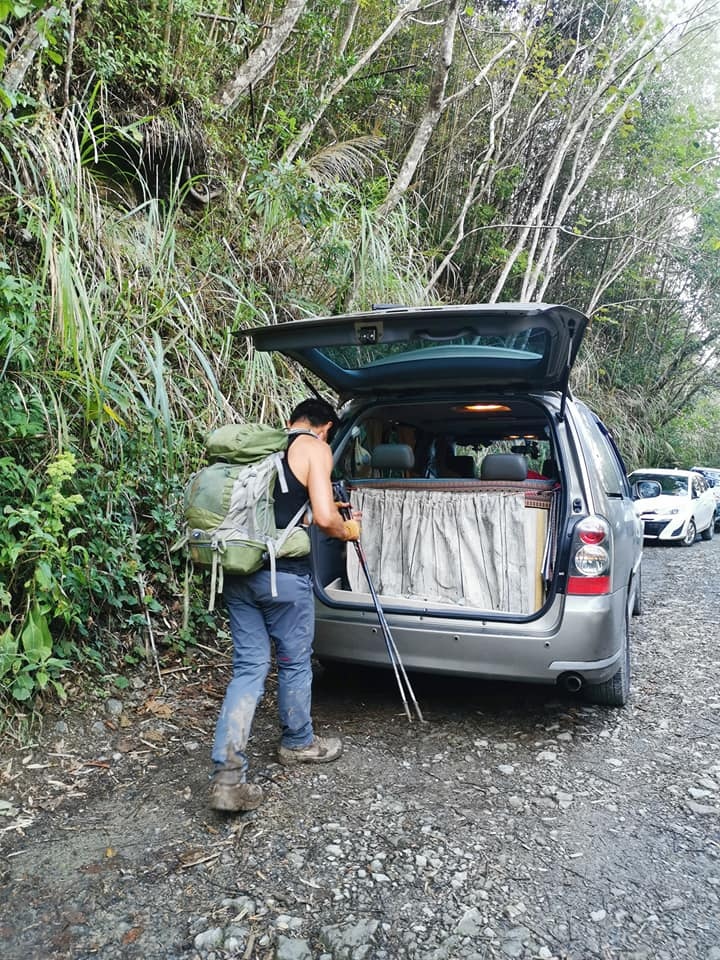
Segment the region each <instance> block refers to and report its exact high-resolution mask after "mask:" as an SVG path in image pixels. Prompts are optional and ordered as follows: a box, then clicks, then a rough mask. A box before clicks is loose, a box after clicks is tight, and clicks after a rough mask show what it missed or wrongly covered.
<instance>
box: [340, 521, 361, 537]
mask: <svg viewBox="0 0 720 960" xmlns="http://www.w3.org/2000/svg"><path fill="white" fill-rule="evenodd" d="M343 523H344V526H345V539H346V540H359V539H360V522H359V521H358V520H345V521H344V522H343Z"/></svg>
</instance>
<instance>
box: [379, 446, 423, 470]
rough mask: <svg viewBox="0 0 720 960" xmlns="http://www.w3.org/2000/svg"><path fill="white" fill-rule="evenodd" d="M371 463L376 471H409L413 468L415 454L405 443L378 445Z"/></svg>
mask: <svg viewBox="0 0 720 960" xmlns="http://www.w3.org/2000/svg"><path fill="white" fill-rule="evenodd" d="M371 463H372V466H373V467H375V468H376V469H378V470H381V469H389V470H410V469H411V468H412V467H414V466H415V454H414V453H413V449H412V447H410V446H408V444H407V443H379V444H378V445H377V446H376V447H375V449H374V450H373V452H372V461H371Z"/></svg>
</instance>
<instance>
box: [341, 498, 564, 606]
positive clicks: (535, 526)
mask: <svg viewBox="0 0 720 960" xmlns="http://www.w3.org/2000/svg"><path fill="white" fill-rule="evenodd" d="M353 505H354V506H355V507H356V508H357V509H359V510H362V514H363V520H362V545H363V549H364V551H365V555H366V557H367V561H368V568H369V570H370V574H371V576H372V578H373V583H374V585H375V589H376V590H377V592H378V593H379V594H381V595H383V596H385V597H405V598H407V599H410V600H418V601H428V602H430V603H432V602H436V603H453V604H459V605H465V606H468V607H474V608H479V609H482V610H502V611H506V612H509V613H518V614H522V613H530V612H532V611H533V610H536V609H537V608H538V607H539V606H540V605H541V603H542V595H541V594H542V587H541V579H540V573H539V567H540V562H541V560H542V549H543V546H544V538H545V529H546V517H547V511H546V510H542V509H533V508H529V507H526V506H525V492H524V491H513V492H504V491H493V492H490V491H482V492H479V491H467V492H465V491H462V492H455V491H447V490H443V491H433V490H413V489H407V488H406V489H377V488H363V487H358V488H356V489H355V490H354V491H353ZM348 579H349V582H350V588H351V590H353V591H356V592H360V593H365V592H367V581H366V579H365V575H364V573H363V571H362V569H361V567H360V564H359V563H358V559H357V555H356V552H355V551H354V550H348Z"/></svg>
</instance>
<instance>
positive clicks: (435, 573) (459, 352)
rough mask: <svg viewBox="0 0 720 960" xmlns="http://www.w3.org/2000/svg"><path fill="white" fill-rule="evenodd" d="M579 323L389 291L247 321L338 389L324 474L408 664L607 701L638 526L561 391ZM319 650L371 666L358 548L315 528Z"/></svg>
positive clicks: (594, 427)
mask: <svg viewBox="0 0 720 960" xmlns="http://www.w3.org/2000/svg"><path fill="white" fill-rule="evenodd" d="M586 324H587V319H586V318H585V317H584V316H583V314H581V313H579V312H578V311H577V310H575V309H572V308H570V307H567V306H558V305H549V304H541V303H532V304H529V303H495V304H480V305H469V306H468V305H463V306H442V307H436V306H433V307H398V306H388V307H382V308H379V309H375V310H373V311H371V312H366V313H357V314H347V315H343V316H335V317H325V318H318V319H311V320H299V321H293V322H290V323H283V324H278V325H274V326H268V327H262V328H257V329H255V330H251V331H249V334H248V335H249V336H250V337H251V338H252V340H253V343H254V345H255V347H256V349H259V350H272V351H279V352H281V353H282V354H284V355H286V356H287V357H290V358H292V359H294V360H295V361H298V362H299V363H300V364H302V365H303V366H304V368H305V369H306V370H307V371H308V372H309V373H310V374H312V375H314V376H315V377H317V378H319V380H321V381H323V382H324V383H325V384H327V385H328V386H329V387H330V388H332V390H334V391H335V392H336V394H337V395H338V396H339V398H340V414H341V422H340V425H339V427H338V429H337V431H336V434H335V437H334V439H333V448H334V456H335V474H336V478H337V479H338V480H342V481H343V482H344V483H345V485H346V488H347V491H348V494H349V498H350V501H351V502H352V504H353V506H354V507H356V508H358V509H360V510H362V513H363V534H362V544H363V551H364V555H365V557H366V559H367V569H368V570H369V572H370V574H371V579H372V582H373V584H374V587H375V590H376V591H377V594H378V595H379V599H380V602H381V604H382V609H383V610H384V612H385V615H386V618H387V621H388V624H389V626H390V629H391V630H392V636H393V638H394V640H395V643H396V645H397V648H398V651H399V653H400V656H401V657H402V660H403V662H404V664H405V666H406V667H407V668H408V669H412V670H422V671H433V672H438V673H446V674H458V675H465V676H476V677H484V678H497V679H505V680H519V681H528V682H537V683H546V684H559V685H560V686H562V687H563V688H564V689H565V690H567V691H571V692H582V694H583V696H584V697H585V698H586V699H587V700H589V701H591V702H594V703H601V704H606V705H611V706H620V705H622V704H624V703H625V701H626V700H627V697H628V694H629V688H630V646H629V623H630V617H631V615H632V614H637V613H639V612H640V607H641V577H640V565H641V558H642V547H643V530H642V521H641V520H640V519H639V517H638V515H637V512H636V510H635V509H634V504H633V499H632V494H631V490H630V486H629V484H628V480H627V477H626V470H625V467H624V465H623V462H622V458H621V456H620V454H619V452H618V450H617V449H616V447H615V444H614V443H613V440H612V438H611V436H610V434H609V432H608V430H607V429H606V427H605V426H604V425H603V424H602V422H601V421H600V420H599V419H598V417H597V416H596V415H595V414H594V413H593V412H592V411H591V410H590V409H589V408H588V407H587V406H585V404H583V403H581V402H580V401H579V400H577V399H575V398H574V397H573V396H572V394H571V392H570V390H569V388H568V378H569V374H570V370H571V368H572V364H573V362H574V360H575V358H576V356H577V352H578V349H579V347H580V343H581V340H582V337H583V333H584V330H585V327H586ZM313 567H314V582H315V592H316V596H317V607H316V615H317V619H316V636H315V653H316V655H317V657H318V658H319V659H320V660H321V661H343V662H346V663H348V664H373V665H384V664H386V663H387V660H386V651H385V647H384V644H383V637H382V633H381V631H380V628H379V626H378V620H377V616H376V611H375V607H374V606H373V602H372V598H371V593H370V590H369V587H368V583H367V581H366V579H365V571H364V569H363V568H362V566H361V564H360V563H359V562H358V558H357V555H356V552H355V551H354V550H348V549H347V548H346V545H345V544H343V543H340V542H339V541H336V540H330V539H327V538H325V537H323V535H322V534H321V533H320V531H318V530H316V529H314V530H313Z"/></svg>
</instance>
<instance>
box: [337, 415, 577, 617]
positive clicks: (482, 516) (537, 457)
mask: <svg viewBox="0 0 720 960" xmlns="http://www.w3.org/2000/svg"><path fill="white" fill-rule="evenodd" d="M485 408H488V410H489V411H490V415H485V416H483V415H482V413H483V412H484V411H485ZM495 408H500V409H499V410H497V411H496V410H495ZM519 414H520V415H521V416H522V419H519V416H518V415H519ZM553 452H554V451H553V444H552V439H551V433H550V427H549V424H548V422H547V418H546V415H545V413H544V411H542V410H540V409H539V408H538V407H537V406H534V405H532V404H529V403H528V402H527V401H522V402H519V403H518V404H515V405H513V407H510V406H508V404H507V403H503V404H499V403H498V404H490V403H489V402H488V403H486V404H482V405H481V404H473V405H470V404H467V405H466V406H465V407H463V406H462V405H458V404H447V405H443V404H433V405H428V404H415V405H408V406H407V407H403V408H400V409H390V410H388V409H382V410H374V411H372V415H371V416H368V417H366V418H365V420H362V421H359V422H358V424H356V426H355V429H354V436H353V437H352V439H351V440H350V442H349V444H348V445H347V449H346V452H345V455H344V457H343V459H342V461H341V473H342V474H343V477H344V479H345V483H346V488H347V491H348V494H349V497H350V501H351V503H352V504H353V507H355V508H356V509H358V510H361V511H362V514H363V534H362V545H363V550H364V552H365V556H366V559H367V563H368V568H369V570H370V574H371V577H372V580H373V583H374V585H375V589H376V591H377V593H378V595H379V597H380V599H381V601H382V602H383V604H385V605H388V606H392V607H395V608H400V609H407V610H408V611H409V612H421V611H423V610H427V609H432V610H436V611H442V610H444V609H447V610H448V612H449V613H450V612H455V613H457V609H458V607H461V608H466V609H468V610H473V611H491V612H493V613H498V612H505V613H508V614H512V615H516V616H530V615H532V614H533V613H535V612H536V611H538V610H539V609H541V608H542V606H543V604H544V603H545V600H546V598H547V593H548V589H549V586H550V583H551V581H552V576H553V571H554V564H555V553H556V546H557V545H556V530H557V520H558V512H559V509H560V503H561V494H562V484H561V480H560V471H559V469H558V466H557V461H556V458H555V457H554V456H553ZM321 569H322V573H323V577H322V580H323V586H324V590H325V593H326V595H327V597H328V598H329V599H330V600H331V601H334V602H337V603H349V604H355V603H360V604H369V603H370V602H371V597H370V593H369V590H368V586H367V580H366V577H365V574H364V572H363V570H362V567H361V565H360V563H359V561H358V557H357V553H356V551H355V550H354V549H352V548H349V549H347V550H346V551H342V554H340V553H338V555H337V557H336V559H335V562H332V563H323V564H322V567H321Z"/></svg>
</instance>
